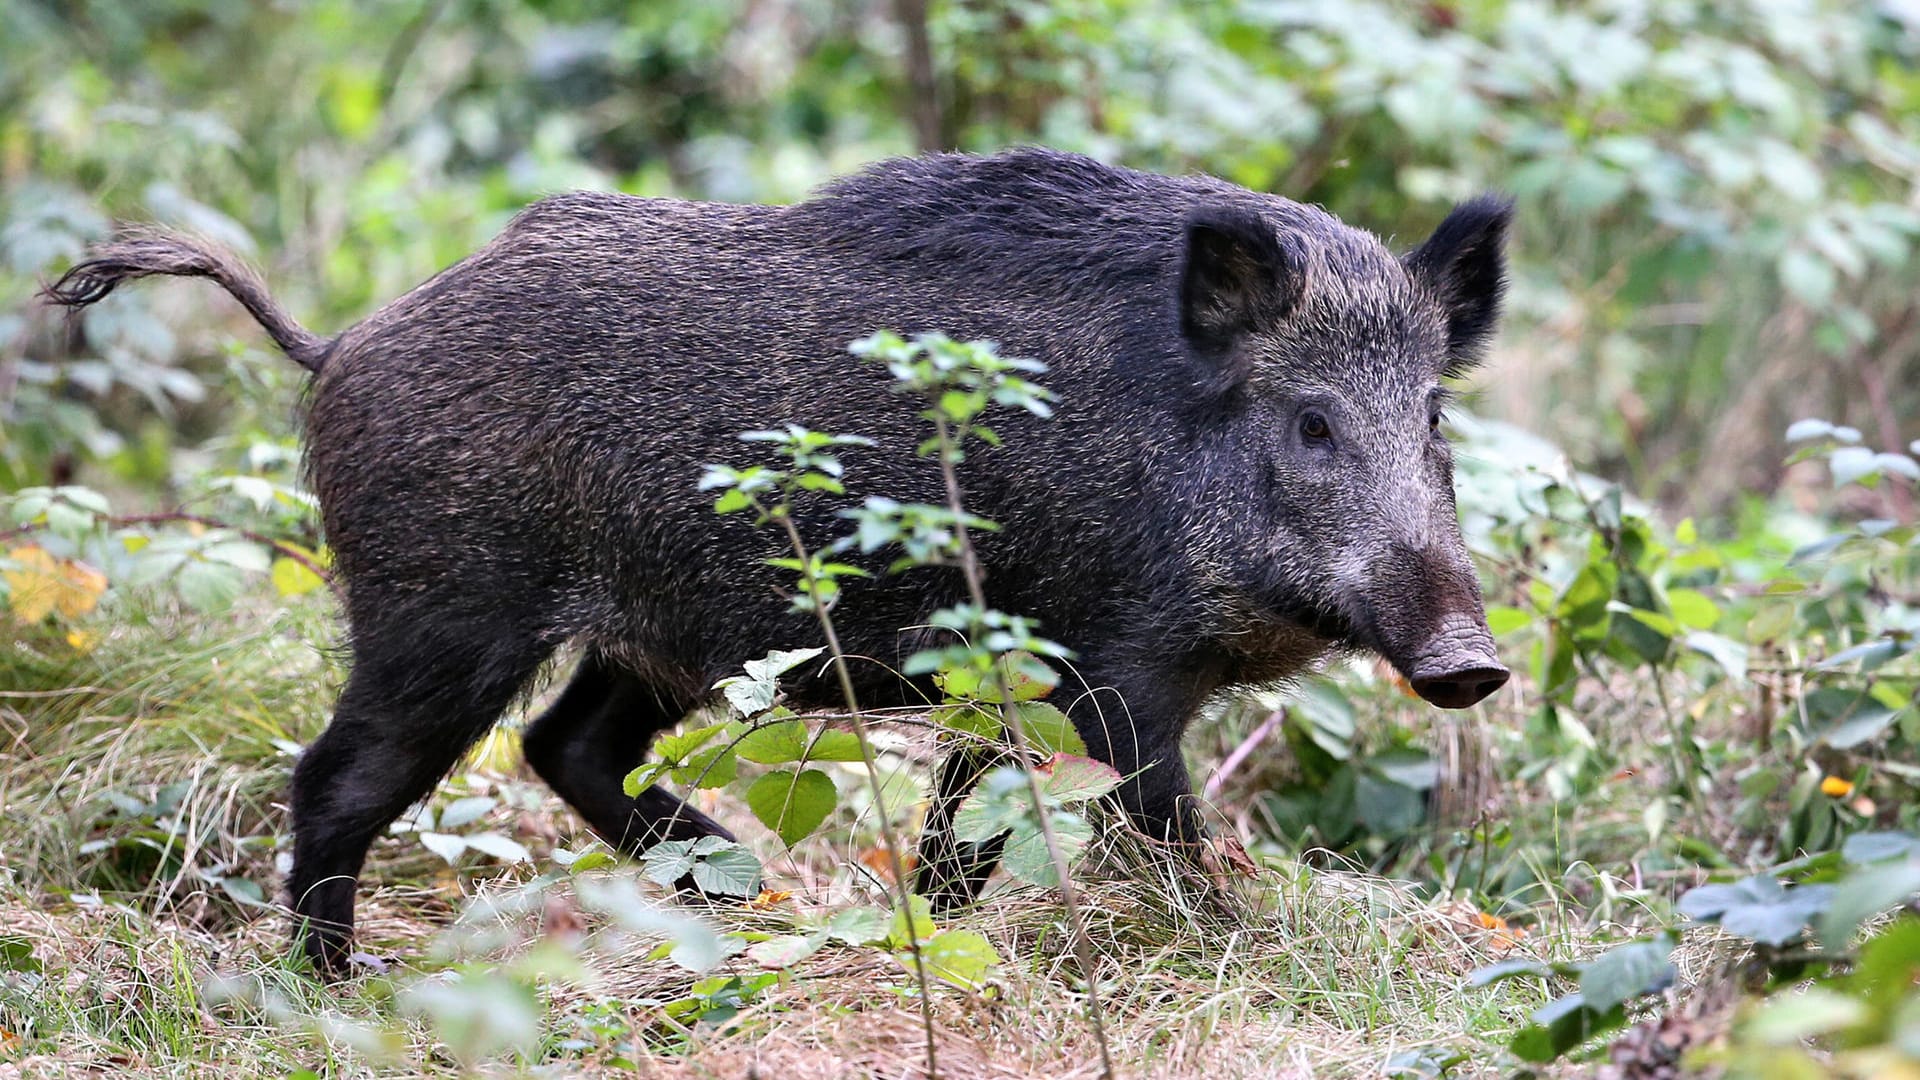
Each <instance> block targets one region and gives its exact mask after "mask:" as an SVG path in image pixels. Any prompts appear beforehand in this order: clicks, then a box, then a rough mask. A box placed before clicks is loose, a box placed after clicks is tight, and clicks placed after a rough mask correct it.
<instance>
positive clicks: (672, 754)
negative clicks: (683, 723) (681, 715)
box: [653, 723, 727, 765]
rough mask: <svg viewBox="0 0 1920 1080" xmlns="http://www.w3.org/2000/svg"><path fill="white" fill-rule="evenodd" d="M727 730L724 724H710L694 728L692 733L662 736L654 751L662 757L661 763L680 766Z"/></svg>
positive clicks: (655, 744) (654, 745)
mask: <svg viewBox="0 0 1920 1080" xmlns="http://www.w3.org/2000/svg"><path fill="white" fill-rule="evenodd" d="M725 730H727V725H726V724H724V723H722V724H708V725H706V726H705V727H697V728H694V729H693V730H692V731H682V732H678V733H675V734H672V735H662V736H661V737H660V738H659V740H658V741H656V742H655V743H654V744H653V749H654V752H655V753H657V754H659V755H660V760H661V761H663V762H666V763H667V764H669V765H679V764H682V763H683V762H685V761H686V760H687V757H688V755H690V754H692V753H693V752H694V751H695V750H698V749H700V748H701V747H702V746H705V745H706V744H707V743H708V741H709V740H711V739H712V738H713V737H714V736H715V735H718V734H720V733H721V732H723V731H725Z"/></svg>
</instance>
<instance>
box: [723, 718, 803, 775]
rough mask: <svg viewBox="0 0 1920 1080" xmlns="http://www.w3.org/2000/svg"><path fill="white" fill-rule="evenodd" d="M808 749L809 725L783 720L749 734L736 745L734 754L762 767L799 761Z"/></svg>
mask: <svg viewBox="0 0 1920 1080" xmlns="http://www.w3.org/2000/svg"><path fill="white" fill-rule="evenodd" d="M806 747H807V725H805V724H803V723H801V722H800V721H798V720H783V721H781V722H779V723H777V724H767V725H765V726H763V727H758V728H755V729H754V730H752V731H750V732H748V733H747V734H746V735H744V736H742V737H741V739H740V741H739V742H738V743H736V744H735V745H734V752H735V753H737V754H739V755H740V756H741V757H743V758H745V759H747V760H748V761H751V762H755V763H757V764H760V765H784V764H786V763H787V762H790V761H799V760H800V755H801V753H802V752H803V751H804V750H806Z"/></svg>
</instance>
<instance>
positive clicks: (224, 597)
mask: <svg viewBox="0 0 1920 1080" xmlns="http://www.w3.org/2000/svg"><path fill="white" fill-rule="evenodd" d="M174 587H175V588H177V589H179V590H180V599H182V600H184V601H186V602H187V605H188V606H189V607H191V608H193V609H194V610H195V611H198V612H200V613H201V614H203V615H215V614H218V613H220V612H221V611H224V610H226V609H227V607H228V606H230V605H231V604H232V603H233V601H234V599H235V598H236V597H238V596H239V595H240V593H241V591H242V590H244V589H245V588H246V581H245V579H244V578H242V577H241V574H240V571H238V570H236V569H234V568H233V567H231V566H228V565H227V564H225V563H216V562H203V561H200V560H197V559H190V560H188V561H187V562H186V563H185V564H184V565H182V566H181V567H180V573H179V575H178V576H176V577H175V578H174Z"/></svg>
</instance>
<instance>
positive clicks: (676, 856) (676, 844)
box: [640, 840, 694, 885]
mask: <svg viewBox="0 0 1920 1080" xmlns="http://www.w3.org/2000/svg"><path fill="white" fill-rule="evenodd" d="M640 863H641V869H640V872H641V873H643V874H645V875H646V876H647V880H649V881H652V882H653V883H655V884H656V885H672V884H673V883H674V882H676V881H679V880H680V879H681V878H683V877H686V876H687V875H688V874H691V873H693V864H694V854H693V842H692V841H691V840H663V841H661V842H660V843H658V844H655V845H653V846H652V847H650V848H648V849H647V850H646V851H644V852H642V853H641V855H640Z"/></svg>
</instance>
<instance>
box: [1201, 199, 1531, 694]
mask: <svg viewBox="0 0 1920 1080" xmlns="http://www.w3.org/2000/svg"><path fill="white" fill-rule="evenodd" d="M1287 209H1288V212H1287V213H1286V214H1284V215H1281V217H1280V218H1279V219H1278V220H1276V217H1275V216H1274V215H1273V214H1272V213H1270V212H1263V209H1261V208H1256V207H1254V206H1240V205H1235V204H1232V203H1223V204H1220V205H1215V206H1209V207H1201V208H1199V209H1196V210H1194V211H1193V212H1192V213H1190V214H1189V216H1188V217H1187V219H1186V236H1185V249H1184V258H1183V260H1182V264H1181V268H1180V290H1181V294H1180V310H1181V329H1182V332H1183V333H1184V335H1185V337H1186V340H1187V343H1188V346H1189V347H1190V349H1191V350H1192V353H1193V356H1194V358H1195V360H1196V363H1197V365H1198V369H1199V370H1200V371H1202V372H1204V373H1205V375H1204V377H1203V378H1202V382H1203V383H1204V384H1207V385H1205V386H1204V387H1203V389H1204V391H1205V394H1204V396H1206V397H1208V398H1209V400H1211V401H1212V402H1213V408H1214V409H1215V410H1216V412H1215V415H1216V417H1218V418H1220V419H1221V420H1222V423H1221V424H1220V425H1219V426H1217V427H1215V429H1214V430H1215V431H1216V433H1217V435H1218V440H1219V441H1218V442H1216V444H1215V445H1216V446H1217V447H1218V448H1219V449H1220V451H1221V452H1222V453H1223V454H1224V455H1225V456H1226V457H1228V458H1230V459H1232V461H1233V465H1232V467H1231V469H1230V470H1229V471H1231V472H1232V473H1233V474H1234V476H1235V479H1234V481H1233V482H1232V484H1231V486H1232V487H1233V488H1234V489H1235V490H1234V491H1233V493H1232V494H1233V499H1234V502H1235V508H1234V509H1233V510H1232V511H1223V512H1225V513H1228V514H1229V515H1230V516H1231V517H1232V519H1233V520H1232V523H1231V525H1230V526H1228V527H1227V530H1228V531H1229V532H1231V534H1232V535H1233V537H1234V540H1233V542H1232V544H1231V545H1230V546H1231V547H1232V548H1233V551H1232V553H1231V554H1230V555H1227V556H1225V559H1227V560H1228V561H1229V566H1228V567H1227V568H1226V573H1227V575H1228V578H1229V580H1230V581H1232V582H1233V587H1234V589H1235V591H1236V592H1237V593H1239V595H1240V597H1241V598H1242V602H1243V603H1246V604H1250V605H1251V606H1252V607H1253V608H1254V614H1255V615H1256V616H1257V618H1258V619H1260V620H1263V621H1265V622H1267V623H1269V624H1275V625H1284V626H1289V627H1292V628H1295V629H1296V630H1305V631H1307V632H1309V633H1310V634H1312V635H1314V636H1316V637H1317V638H1319V639H1320V640H1322V641H1325V642H1328V643H1330V644H1332V645H1333V646H1335V647H1350V648H1362V649H1369V650H1372V651H1374V652H1377V653H1379V654H1380V655H1381V656H1383V657H1385V658H1386V659H1387V660H1388V661H1389V662H1390V663H1392V664H1393V666H1394V667H1395V668H1396V669H1398V670H1399V672H1400V673H1401V674H1402V676H1404V677H1405V678H1406V680H1407V681H1408V683H1409V684H1411V685H1412V687H1413V689H1414V691H1415V692H1416V693H1418V694H1419V695H1420V696H1421V697H1423V698H1425V699H1426V700H1427V701H1429V702H1432V703H1433V704H1435V705H1439V706H1442V707H1445V708H1465V707H1467V706H1470V705H1473V704H1474V703H1475V702H1478V701H1480V700H1481V699H1482V698H1485V697H1486V696H1487V695H1489V694H1491V693H1493V692H1494V691H1496V690H1498V689H1499V688H1500V687H1501V686H1502V685H1503V684H1505V683H1506V681H1507V677H1508V671H1507V669H1506V668H1505V667H1503V666H1501V664H1500V661H1499V659H1498V658H1497V657H1496V656H1495V654H1494V648H1493V636H1492V634H1491V633H1490V632H1489V631H1488V629H1487V622H1486V614H1485V611H1484V609H1483V608H1482V606H1481V601H1480V586H1479V581H1478V579H1477V577H1476V575H1475V572H1474V568H1473V564H1472V562H1471V560H1470V559H1469V557H1468V554H1467V549H1466V545H1465V543H1464V541H1463V540H1462V538H1461V535H1460V526H1459V521H1458V518H1457V516H1456V512H1455V509H1454V494H1453V455H1452V452H1451V450H1450V448H1449V445H1448V442H1447V439H1446V438H1445V436H1444V435H1443V434H1442V431H1441V416H1442V411H1443V409H1444V408H1445V406H1446V404H1447V400H1448V390H1447V388H1446V386H1445V382H1444V381H1445V380H1446V379H1448V378H1450V377H1452V376H1456V375H1459V374H1461V373H1462V372H1463V371H1465V370H1466V369H1467V368H1469V367H1470V366H1472V364H1473V363H1474V362H1475V361H1476V360H1477V358H1478V357H1479V355H1480V353H1481V352H1482V350H1483V349H1484V347H1485V345H1486V342H1487V339H1488V338H1489V337H1490V336H1491V335H1492V332H1493V328H1494V324H1495V321H1496V319H1497V318H1498V314H1499V306H1500V299H1501V294H1502V291H1503V287H1504V279H1505V255H1504V252H1503V247H1504V243H1505V237H1506V231H1507V224H1508V220H1509V218H1510V215H1511V206H1510V204H1509V203H1507V202H1506V201H1505V200H1503V199H1499V198H1494V197H1482V198H1479V199H1475V200H1473V201H1470V202H1467V203H1465V204H1463V205H1461V206H1459V207H1457V208H1456V209H1455V210H1454V211H1453V213H1452V214H1451V215H1450V216H1449V217H1447V219H1446V220H1445V221H1444V222H1443V223H1442V224H1441V225H1440V227H1439V228H1438V229H1437V230H1436V231H1435V232H1434V234H1433V235H1432V237H1431V238H1429V239H1428V240H1427V241H1426V242H1425V243H1423V244H1421V245H1420V246H1419V247H1418V248H1417V249H1415V250H1414V251H1413V252H1411V253H1410V254H1408V255H1406V256H1404V257H1402V258H1395V257H1394V256H1393V255H1391V254H1390V253H1389V252H1388V251H1387V250H1386V248H1385V247H1384V246H1383V245H1381V244H1380V242H1379V241H1378V240H1376V239H1375V238H1373V237H1372V236H1370V235H1368V234H1366V233H1363V232H1361V231H1359V230H1356V229H1351V228H1348V227H1346V226H1344V225H1341V224H1339V223H1338V222H1337V221H1335V220H1334V219H1332V218H1330V217H1328V216H1326V215H1324V214H1321V213H1320V212H1319V211H1316V210H1309V209H1307V208H1304V207H1296V206H1293V205H1292V204H1287ZM1216 460H1217V459H1216Z"/></svg>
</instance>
